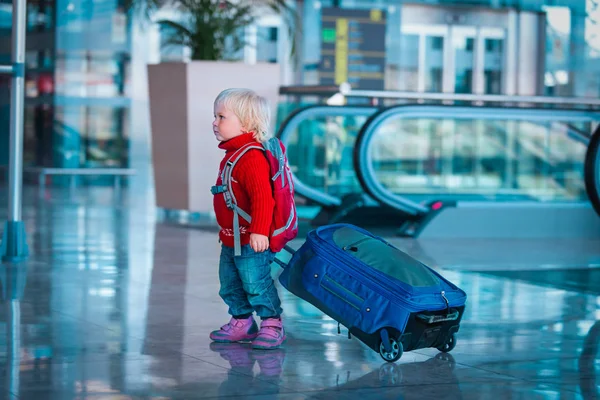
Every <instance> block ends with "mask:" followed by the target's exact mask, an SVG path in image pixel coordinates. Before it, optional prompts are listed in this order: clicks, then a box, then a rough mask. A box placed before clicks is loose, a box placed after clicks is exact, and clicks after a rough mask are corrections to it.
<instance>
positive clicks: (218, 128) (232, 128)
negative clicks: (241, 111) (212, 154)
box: [213, 104, 246, 142]
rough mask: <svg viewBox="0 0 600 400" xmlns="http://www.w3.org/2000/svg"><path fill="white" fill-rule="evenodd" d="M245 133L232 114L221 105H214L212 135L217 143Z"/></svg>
mask: <svg viewBox="0 0 600 400" xmlns="http://www.w3.org/2000/svg"><path fill="white" fill-rule="evenodd" d="M245 132H246V131H245V129H244V127H243V126H242V123H241V122H240V120H239V119H238V117H237V116H236V115H235V114H234V113H232V112H231V111H229V110H228V109H227V108H226V107H225V106H224V105H222V104H217V105H215V120H214V121H213V133H214V134H215V137H216V138H217V140H218V141H220V142H224V141H227V140H229V139H233V138H234V137H236V136H239V135H241V134H243V133H245Z"/></svg>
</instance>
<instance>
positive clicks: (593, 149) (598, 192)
mask: <svg viewBox="0 0 600 400" xmlns="http://www.w3.org/2000/svg"><path fill="white" fill-rule="evenodd" d="M584 177H585V179H584V181H585V190H586V191H587V194H588V197H589V198H590V202H591V203H592V206H594V210H596V212H597V213H598V215H600V125H598V127H597V128H596V131H595V132H594V133H593V135H592V137H591V138H590V144H589V145H588V148H587V151H586V154H585V164H584Z"/></svg>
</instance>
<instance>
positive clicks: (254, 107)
mask: <svg viewBox="0 0 600 400" xmlns="http://www.w3.org/2000/svg"><path fill="white" fill-rule="evenodd" d="M214 105H215V106H217V105H222V106H224V107H225V108H227V109H228V110H229V111H231V112H232V113H234V114H235V116H236V117H238V119H239V120H240V122H241V123H242V126H243V127H244V128H245V129H246V130H247V131H248V132H253V133H254V134H253V137H254V139H255V140H256V141H257V142H261V143H262V142H265V141H267V140H268V139H269V138H270V137H271V135H270V130H269V125H270V121H271V110H270V108H269V103H268V102H267V99H265V98H264V97H262V96H259V95H258V94H257V93H256V92H255V91H253V90H250V89H240V88H231V89H226V90H223V91H222V92H221V93H219V95H218V96H217V98H216V99H215V104H214Z"/></svg>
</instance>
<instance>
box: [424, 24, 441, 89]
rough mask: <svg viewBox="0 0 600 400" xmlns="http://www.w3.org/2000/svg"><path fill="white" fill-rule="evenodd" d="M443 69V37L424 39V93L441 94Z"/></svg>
mask: <svg viewBox="0 0 600 400" xmlns="http://www.w3.org/2000/svg"><path fill="white" fill-rule="evenodd" d="M443 69H444V37H443V36H427V37H426V38H425V91H426V92H436V93H437V92H442V91H443V90H442V88H443V73H442V71H443Z"/></svg>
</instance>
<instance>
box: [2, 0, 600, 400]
mask: <svg viewBox="0 0 600 400" xmlns="http://www.w3.org/2000/svg"><path fill="white" fill-rule="evenodd" d="M18 2H19V0H16V1H15V4H17V3H18ZM213 3H214V4H217V3H218V4H226V5H225V6H223V7H217V8H214V9H213V12H215V13H222V12H226V11H223V9H225V10H226V9H227V7H235V4H238V5H239V4H240V3H236V2H233V3H225V2H213ZM241 3H243V0H242V1H241ZM255 3H256V5H255V7H258V6H259V4H267V3H269V1H262V2H261V1H256V2H255ZM276 3H277V2H276ZM284 3H286V4H288V5H289V6H290V7H291V8H290V9H291V10H292V11H291V12H293V13H294V15H296V16H297V17H298V19H297V21H299V22H297V26H295V27H294V29H295V31H296V33H294V29H292V30H289V29H288V26H287V25H286V23H285V18H284V16H283V15H282V14H278V13H277V12H275V11H273V10H274V9H276V8H277V7H275V8H270V9H269V10H271V11H269V12H261V10H263V9H258V8H257V9H256V10H258V11H256V10H254V11H253V12H254V13H258V14H259V17H257V18H256V19H255V20H254V22H253V23H252V24H251V25H249V26H246V27H245V29H244V31H243V32H242V34H243V35H246V36H245V37H246V39H248V41H250V42H251V44H247V43H246V44H245V45H244V46H242V47H241V48H238V49H237V50H236V51H233V50H232V49H231V48H228V49H229V50H227V51H231V52H230V53H227V52H225V53H223V54H221V55H220V58H218V59H217V60H211V61H206V60H205V59H201V58H198V57H197V54H198V53H197V52H196V51H195V50H194V49H191V50H190V48H188V47H186V46H178V45H175V46H166V45H165V44H166V43H167V42H169V40H170V39H173V36H172V35H173V33H172V31H169V30H168V29H166V28H165V27H164V26H162V27H161V26H158V25H160V24H157V23H155V21H156V20H158V19H161V18H164V19H170V20H171V21H184V20H185V17H186V12H191V13H193V12H197V10H196V9H191V10H187V11H186V9H185V8H184V9H183V11H182V9H173V8H169V7H170V6H169V5H166V6H163V7H162V8H161V9H160V10H159V11H158V13H157V16H156V19H155V20H153V21H154V22H151V23H148V22H147V21H146V23H145V24H143V23H141V22H140V21H139V19H140V18H142V17H140V16H139V15H138V14H135V13H129V11H128V9H127V7H128V4H129V3H128V2H123V1H107V0H102V1H93V2H91V1H87V0H72V1H70V0H60V1H59V0H37V1H28V2H27V8H26V9H27V18H26V19H25V20H24V21H25V22H26V29H25V32H26V38H27V41H26V45H25V57H24V62H25V65H24V67H25V72H24V74H23V75H22V76H20V75H19V74H17V73H12V72H9V73H3V72H6V71H4V70H2V71H1V72H2V73H0V240H2V242H1V243H2V244H1V245H0V258H1V259H2V261H1V262H0V287H1V289H0V290H1V291H0V293H1V296H2V297H1V298H0V372H1V374H0V395H1V396H2V397H3V398H7V399H15V400H16V399H36V400H37V399H212V398H228V399H256V400H259V399H282V400H288V399H289V400H292V399H327V398H341V399H374V400H378V399H419V400H421V399H435V400H439V399H494V400H495V399H513V400H517V399H518V400H530V399H539V400H546V399H548V400H558V399H560V400H563V399H564V400H572V399H573V400H575V399H582V400H592V399H598V398H599V397H600V4H599V3H598V2H597V1H595V0H553V1H549V0H545V1H544V0H453V1H451V0H432V1H425V0H414V1H410V2H408V1H400V0H321V1H319V0H304V1H299V0H298V1H291V0H290V1H288V2H284ZM146 4H148V3H146ZM194 4H201V2H200V1H198V2H195V3H194ZM267 8H268V7H267ZM194 10H196V11H194ZM215 10H216V11H215ZM219 10H220V11H219ZM12 14H13V5H12V4H11V3H10V2H1V3H0V64H7V65H8V64H11V37H12V35H13V33H14V32H13V31H12V30H11V28H12V27H13V20H12V16H13V15H12ZM215 15H217V14H215ZM218 15H221V14H218ZM170 26H171V27H172V26H174V25H173V24H171V25H170ZM300 33H301V34H300ZM170 35H171V36H170ZM293 44H294V45H295V46H294V45H293ZM292 48H295V49H296V50H295V52H293V54H294V56H293V57H290V56H289V55H290V53H291V49H292ZM234 50H235V49H234ZM230 56H231V57H233V56H237V59H235V61H234V62H231V61H228V62H227V63H226V64H218V65H219V67H218V69H214V66H212V65H210V63H212V62H220V61H222V60H224V59H226V58H228V57H230ZM199 60H202V62H206V63H208V66H206V68H208V69H207V70H204V71H205V72H206V71H213V72H212V74H213V75H201V74H202V71H203V70H202V68H205V66H203V65H201V64H202V62H200V61H199ZM14 65H16V64H14ZM244 66H249V67H252V68H254V69H253V70H244V69H239V70H235V71H238V72H237V73H233V72H232V73H231V75H230V76H225V77H223V75H225V72H223V71H230V70H229V69H227V68H232V69H231V71H234V68H244ZM211 68H212V69H211ZM261 68H262V69H261ZM13 70H16V67H14V68H13ZM165 71H167V72H168V74H167V75H161V74H163V73H164V72H165ZM11 74H12V75H11ZM194 74H196V75H194ZM198 74H200V75H198ZM245 74H248V75H247V76H250V75H252V74H255V75H252V76H253V77H255V78H253V80H249V81H248V87H253V88H256V89H255V90H257V92H260V93H261V94H263V95H264V96H265V97H267V98H268V99H269V101H270V104H271V109H272V112H273V127H272V131H273V134H274V135H275V136H277V137H278V138H279V139H280V140H281V142H282V143H283V144H284V145H285V147H286V149H287V156H288V160H289V167H290V170H291V172H292V178H293V182H294V187H295V201H296V206H297V216H298V226H299V232H298V236H297V237H296V239H294V240H293V241H291V242H290V243H289V245H290V247H291V248H292V249H299V248H300V247H301V246H302V245H303V244H304V243H305V241H306V239H307V235H308V234H309V233H310V232H313V231H314V230H315V229H317V228H318V227H322V226H326V225H332V224H352V225H355V226H359V227H362V228H364V229H366V230H368V231H369V232H372V233H373V234H374V235H377V236H379V237H381V238H383V239H384V240H386V241H388V242H389V243H390V244H392V245H393V246H395V247H396V248H398V249H400V250H401V251H402V252H405V253H406V254H408V255H409V256H411V257H413V258H414V259H416V260H418V261H419V262H421V263H423V264H425V265H427V266H428V267H430V268H432V269H433V270H434V271H435V272H437V273H438V274H440V275H442V276H443V277H444V278H446V279H447V280H449V281H450V282H452V283H453V284H454V285H456V286H457V287H459V288H460V289H462V290H463V291H464V292H465V293H466V295H467V300H466V306H465V309H464V314H462V319H461V321H460V329H459V330H458V331H457V332H456V333H455V336H454V338H455V341H454V342H453V346H454V345H455V347H453V348H452V349H451V351H447V352H443V351H440V350H439V349H437V348H435V347H425V348H419V349H416V350H411V351H405V352H404V353H403V354H402V355H401V357H400V358H399V359H398V360H397V361H395V362H389V361H386V360H385V359H384V355H383V354H380V353H382V352H383V350H382V351H374V350H373V349H372V348H371V347H369V346H367V345H366V344H365V343H363V342H362V341H361V340H359V338H358V337H356V335H354V334H352V333H351V332H350V329H351V328H353V327H351V326H345V325H344V324H339V323H338V321H336V319H335V318H333V317H331V316H329V315H327V314H326V313H324V312H323V311H322V310H321V309H319V308H318V307H316V306H315V305H313V304H311V303H310V302H308V301H306V300H303V299H301V298H300V297H298V296H296V295H294V294H293V293H291V292H290V291H289V290H287V289H286V288H285V287H283V285H282V284H281V282H280V281H279V277H280V275H281V273H282V271H283V269H282V267H281V266H280V265H279V264H278V263H275V262H274V263H273V264H272V265H271V274H272V276H273V279H274V281H275V285H276V288H277V290H278V293H279V296H280V297H281V301H282V308H283V314H282V321H283V325H284V328H285V331H286V336H287V339H286V341H285V342H284V343H283V345H282V346H281V347H280V348H277V349H270V350H260V349H253V348H252V346H251V345H250V344H248V343H217V342H212V341H211V339H210V338H209V334H210V332H211V331H212V330H214V329H218V328H219V327H220V326H221V325H223V324H225V323H227V322H228V320H229V318H230V315H229V314H228V308H227V306H226V305H225V304H224V303H223V301H222V300H221V298H220V297H219V289H220V283H219V257H220V251H221V243H219V238H218V233H219V229H220V228H219V226H218V224H217V223H216V220H215V215H214V212H213V210H212V200H213V199H212V194H211V193H210V186H211V185H213V184H214V179H215V178H216V176H217V168H218V165H213V164H214V162H218V160H219V159H220V157H221V156H222V153H220V152H219V151H218V149H217V147H216V146H217V143H216V141H215V140H214V137H213V136H212V135H211V132H210V123H211V121H212V119H213V115H212V114H213V111H212V109H211V108H210V107H212V101H213V99H214V94H212V92H214V91H215V90H216V93H218V90H219V89H224V88H225V87H224V86H223V85H227V82H228V80H227V79H230V80H231V82H234V81H235V82H236V84H238V82H243V81H242V80H241V79H243V78H244V77H245V76H246V75H245ZM261 74H262V75H261ZM194 76H196V80H194ZM197 76H203V79H197ZM206 76H208V77H209V78H208V79H205V78H206ZM182 77H185V78H182ZM256 77H258V78H256ZM273 77H277V79H274V78H273ZM271 78H273V79H271ZM17 79H21V82H23V84H24V94H23V96H24V99H25V102H24V113H23V115H22V122H23V126H22V132H18V130H17V129H16V128H14V126H13V125H14V124H11V122H10V121H11V119H12V118H14V117H13V115H14V112H15V102H14V101H12V98H11V91H10V89H11V85H14V82H16V80H17ZM219 79H221V80H219ZM194 85H195V86H194ZM205 92H206V93H210V96H213V97H211V98H209V99H207V98H204V97H202V96H203V95H204V94H205ZM173 93H175V95H173ZM178 93H179V94H181V93H183V95H182V96H179V97H178V96H177V94H178ZM186 93H187V94H188V95H187V96H188V97H187V100H186V99H185V97H186ZM216 93H215V94H216ZM170 96H175V97H170ZM177 102H178V103H177ZM198 104H205V105H210V107H209V106H207V107H208V109H206V110H198V107H197V105H198ZM204 114H206V115H204ZM17 125H18V124H17ZM199 132H206V133H199ZM17 134H22V139H23V141H22V149H23V151H22V154H21V156H22V157H21V158H22V163H21V164H15V159H16V158H18V157H16V155H15V154H16V153H18V152H15V146H14V143H15V142H14V140H12V139H14V138H15V137H16V135H17ZM11 138H12V139H11ZM17 155H18V154H17ZM211 163H212V164H211ZM17 172H19V173H18V174H17ZM15 176H17V177H19V178H21V177H22V179H19V180H18V182H17V180H15V179H16V178H15ZM15 182H17V183H15ZM21 182H22V184H21ZM15 188H17V189H15ZM15 193H18V194H20V196H15ZM15 226H16V227H23V228H24V231H23V232H22V234H21V232H16V231H15ZM15 232H16V233H15ZM17 242H18V243H19V246H15V245H14V244H15V243H17ZM277 258H278V259H279V260H280V261H282V263H283V264H285V263H287V262H288V261H289V260H290V255H289V254H288V253H287V252H286V251H282V252H281V253H279V254H278V256H277ZM398 268H399V269H400V268H404V266H403V265H398ZM257 320H258V319H257ZM424 336H425V334H424ZM382 340H383V339H382Z"/></svg>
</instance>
